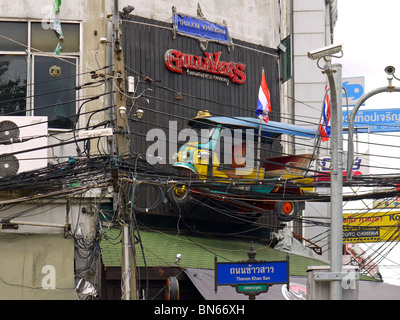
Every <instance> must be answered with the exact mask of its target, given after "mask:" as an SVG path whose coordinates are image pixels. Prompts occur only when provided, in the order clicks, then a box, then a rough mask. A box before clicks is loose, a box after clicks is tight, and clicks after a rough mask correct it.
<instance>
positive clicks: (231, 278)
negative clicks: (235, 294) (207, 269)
mask: <svg viewBox="0 0 400 320" xmlns="http://www.w3.org/2000/svg"><path fill="white" fill-rule="evenodd" d="M215 271H216V285H241V284H275V283H288V279H289V262H288V261H272V262H271V261H269V262H265V261H264V262H254V263H248V262H244V263H238V262H236V263H226V262H222V263H217V264H216V270H215Z"/></svg>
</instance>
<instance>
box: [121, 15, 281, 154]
mask: <svg viewBox="0 0 400 320" xmlns="http://www.w3.org/2000/svg"><path fill="white" fill-rule="evenodd" d="M129 19H130V20H131V22H128V21H125V22H124V28H123V36H124V56H125V64H126V66H127V71H126V72H127V75H132V76H140V78H139V79H140V83H139V84H138V85H137V83H136V94H135V96H139V95H140V94H141V93H142V92H143V91H144V90H145V89H151V90H152V91H149V90H146V91H145V92H144V94H143V96H142V98H140V99H137V100H136V107H140V108H141V109H143V110H144V116H143V118H142V120H141V121H140V122H134V123H133V124H132V130H133V131H134V132H135V133H137V134H138V135H137V137H133V141H134V142H133V144H132V145H133V146H132V147H133V149H134V151H136V152H140V153H144V152H145V150H146V145H145V144H143V140H145V136H146V133H147V132H148V130H150V129H152V128H155V127H160V128H164V129H167V128H168V124H169V121H178V129H183V128H184V127H186V123H187V120H189V119H191V118H193V117H195V116H196V114H197V112H198V111H199V110H205V109H207V110H209V111H210V113H211V115H212V116H246V117H249V116H250V117H255V116H256V115H255V110H256V107H257V97H258V90H259V87H260V82H261V72H262V68H264V69H265V73H266V79H267V83H268V87H269V90H270V94H271V105H272V115H271V117H270V119H271V120H275V121H279V120H280V103H279V67H278V61H277V59H276V58H275V57H274V56H273V55H274V54H275V53H276V52H275V50H272V49H269V48H266V47H262V46H259V45H254V44H250V43H245V42H242V41H238V40H235V39H234V40H233V42H234V44H235V47H234V50H230V52H229V47H228V46H226V45H223V44H218V43H212V42H210V43H209V44H208V47H207V50H206V51H205V52H206V53H207V54H215V53H219V52H221V55H220V61H223V62H228V63H230V62H234V63H235V64H239V63H240V64H244V65H245V68H244V70H243V72H244V74H245V77H246V79H245V82H244V83H243V84H238V83H234V82H232V81H231V80H230V79H229V78H228V77H226V76H223V75H218V74H210V73H207V72H201V71H197V70H187V69H185V68H182V69H183V73H176V72H172V71H170V70H169V69H168V68H167V66H166V64H165V61H164V60H165V59H164V57H165V53H166V52H167V51H168V50H171V49H174V50H176V51H177V52H181V53H182V54H185V55H186V57H187V56H188V55H193V56H195V57H196V59H199V58H197V57H204V58H205V59H206V58H207V57H206V55H205V53H204V52H203V51H202V50H201V49H200V45H199V42H198V41H197V40H196V39H193V38H189V37H185V36H181V35H177V36H176V38H175V39H173V36H174V33H173V29H172V24H171V23H162V22H159V21H154V20H149V19H144V18H141V17H136V16H130V17H129ZM214 76H215V78H216V79H214ZM146 79H147V81H146ZM150 79H151V80H150ZM136 80H137V79H136ZM150 81H152V82H151V83H149V82H150ZM146 99H147V100H146Z"/></svg>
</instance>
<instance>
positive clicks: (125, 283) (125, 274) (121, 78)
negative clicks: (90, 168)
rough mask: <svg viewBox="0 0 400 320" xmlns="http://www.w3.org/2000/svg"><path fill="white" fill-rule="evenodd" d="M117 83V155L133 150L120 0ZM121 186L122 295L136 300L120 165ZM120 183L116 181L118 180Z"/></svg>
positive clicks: (131, 242)
mask: <svg viewBox="0 0 400 320" xmlns="http://www.w3.org/2000/svg"><path fill="white" fill-rule="evenodd" d="M113 21H114V79H113V83H114V87H115V90H116V94H115V102H116V112H115V114H116V117H117V123H116V135H117V137H116V140H117V141H116V155H117V156H118V157H121V158H123V157H126V156H128V155H129V153H130V136H129V130H128V114H127V112H126V95H125V92H126V86H125V63H124V55H123V49H122V39H123V38H122V32H121V30H122V27H121V25H120V22H119V8H118V0H114V13H113ZM117 172H118V174H117V176H116V177H115V179H117V180H118V189H119V190H114V192H119V193H120V195H119V199H120V203H119V210H120V215H119V217H120V221H121V228H122V261H121V262H122V264H121V269H122V270H121V276H122V279H121V284H122V299H123V300H136V262H135V254H134V253H135V242H134V239H135V238H134V230H133V224H132V221H131V217H130V215H129V213H128V212H127V211H126V201H127V199H126V195H124V191H125V190H124V188H120V186H121V184H120V183H121V178H122V177H123V175H124V173H123V172H120V170H119V168H117ZM115 185H116V184H115Z"/></svg>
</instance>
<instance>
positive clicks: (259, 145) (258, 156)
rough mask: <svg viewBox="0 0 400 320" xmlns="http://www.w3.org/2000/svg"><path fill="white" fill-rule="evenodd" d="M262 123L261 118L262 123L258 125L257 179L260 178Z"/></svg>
mask: <svg viewBox="0 0 400 320" xmlns="http://www.w3.org/2000/svg"><path fill="white" fill-rule="evenodd" d="M261 123H262V119H261V118H260V123H259V126H258V143H257V180H258V179H260V166H261Z"/></svg>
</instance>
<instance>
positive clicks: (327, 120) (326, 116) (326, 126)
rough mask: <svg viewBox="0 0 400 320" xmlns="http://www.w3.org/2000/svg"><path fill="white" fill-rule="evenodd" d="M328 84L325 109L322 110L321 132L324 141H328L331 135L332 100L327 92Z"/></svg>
mask: <svg viewBox="0 0 400 320" xmlns="http://www.w3.org/2000/svg"><path fill="white" fill-rule="evenodd" d="M327 88H328V86H325V92H326V93H325V101H324V110H322V123H321V124H320V126H319V134H320V136H321V140H322V142H325V141H328V140H329V137H330V136H331V102H330V100H329V95H328V92H327Z"/></svg>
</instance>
